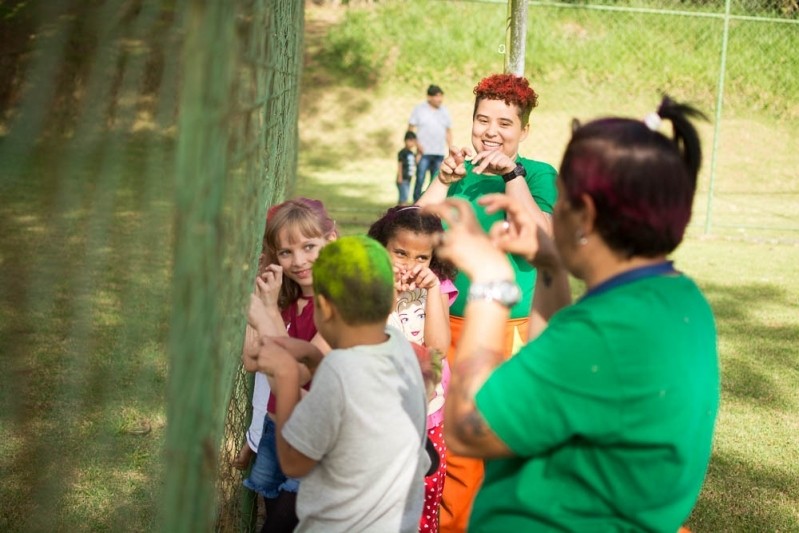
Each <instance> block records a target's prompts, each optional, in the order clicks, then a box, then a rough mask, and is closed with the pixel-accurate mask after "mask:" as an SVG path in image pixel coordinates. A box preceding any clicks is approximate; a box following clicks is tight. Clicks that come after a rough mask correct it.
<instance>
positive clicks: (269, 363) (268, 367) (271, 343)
mask: <svg viewBox="0 0 799 533" xmlns="http://www.w3.org/2000/svg"><path fill="white" fill-rule="evenodd" d="M276 339H277V337H267V336H262V337H261V339H260V342H261V348H260V349H259V350H258V353H256V354H254V355H250V356H249V357H250V358H251V360H252V361H253V362H254V363H255V364H254V366H255V367H256V368H257V370H258V372H263V373H264V374H266V375H267V376H268V377H271V378H279V377H280V375H281V374H283V373H285V372H298V373H299V368H298V367H299V364H298V363H297V361H296V359H295V358H294V357H293V356H292V355H291V354H290V353H289V352H288V350H286V349H285V348H283V347H282V346H281V345H279V344H278V343H277V342H275V340H276Z"/></svg>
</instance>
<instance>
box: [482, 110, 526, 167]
mask: <svg viewBox="0 0 799 533" xmlns="http://www.w3.org/2000/svg"><path fill="white" fill-rule="evenodd" d="M529 130H530V125H529V124H528V125H527V126H524V127H522V119H521V118H520V117H519V108H518V106H516V105H515V104H511V105H508V104H506V103H505V102H504V101H503V100H480V102H479V103H478V104H477V108H476V109H475V113H474V119H473V120H472V146H474V149H475V150H476V151H477V152H478V153H479V152H482V151H484V150H501V151H502V153H504V154H505V155H507V156H508V157H510V158H516V155H517V154H518V153H519V143H521V142H522V141H523V140H524V139H526V138H527V133H528V132H529Z"/></svg>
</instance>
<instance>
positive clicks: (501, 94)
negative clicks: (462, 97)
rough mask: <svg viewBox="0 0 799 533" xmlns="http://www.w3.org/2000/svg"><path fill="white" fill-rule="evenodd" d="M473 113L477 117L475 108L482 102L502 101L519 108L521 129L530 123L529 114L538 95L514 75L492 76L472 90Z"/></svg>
mask: <svg viewBox="0 0 799 533" xmlns="http://www.w3.org/2000/svg"><path fill="white" fill-rule="evenodd" d="M474 94H475V96H476V98H475V100H474V112H473V113H472V118H474V117H475V116H476V115H477V106H478V104H479V103H480V102H481V101H483V100H502V101H504V102H505V103H506V104H508V105H511V104H513V105H515V106H516V107H517V108H519V118H520V119H521V121H522V127H525V126H527V123H528V122H529V121H530V113H531V112H532V110H533V108H534V107H535V106H537V105H538V94H537V93H536V92H535V90H533V88H532V87H530V82H529V81H527V78H524V77H522V76H516V75H515V74H493V75H491V76H488V77H486V78H483V79H482V80H480V83H478V84H477V85H476V86H475V88H474Z"/></svg>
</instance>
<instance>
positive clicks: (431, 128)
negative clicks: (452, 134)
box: [408, 102, 452, 155]
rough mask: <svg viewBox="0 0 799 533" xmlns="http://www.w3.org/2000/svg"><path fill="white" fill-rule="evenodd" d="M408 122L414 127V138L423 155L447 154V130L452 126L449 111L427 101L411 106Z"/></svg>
mask: <svg viewBox="0 0 799 533" xmlns="http://www.w3.org/2000/svg"><path fill="white" fill-rule="evenodd" d="M408 124H410V125H411V126H415V127H416V140H417V142H418V143H419V146H421V148H422V152H423V153H424V155H447V154H448V153H449V147H448V146H447V130H448V129H450V128H451V127H452V119H451V118H450V116H449V111H447V108H446V107H444V106H443V105H442V106H440V107H439V108H438V109H436V108H435V107H433V106H431V105H430V104H429V103H428V102H422V103H421V104H419V105H417V106H416V107H414V108H413V111H412V112H411V118H410V119H409V120H408Z"/></svg>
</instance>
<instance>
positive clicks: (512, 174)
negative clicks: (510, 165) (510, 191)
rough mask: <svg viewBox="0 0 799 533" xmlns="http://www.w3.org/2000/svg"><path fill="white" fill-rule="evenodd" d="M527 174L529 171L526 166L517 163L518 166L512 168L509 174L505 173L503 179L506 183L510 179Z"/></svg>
mask: <svg viewBox="0 0 799 533" xmlns="http://www.w3.org/2000/svg"><path fill="white" fill-rule="evenodd" d="M526 176H527V171H526V170H524V167H523V166H522V164H521V163H516V167H515V168H514V169H513V170H511V171H510V172H508V173H507V174H503V175H502V181H504V182H505V183H508V182H509V181H510V180H515V179H516V178H519V177H522V178H524V177H526Z"/></svg>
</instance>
